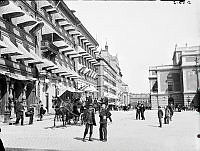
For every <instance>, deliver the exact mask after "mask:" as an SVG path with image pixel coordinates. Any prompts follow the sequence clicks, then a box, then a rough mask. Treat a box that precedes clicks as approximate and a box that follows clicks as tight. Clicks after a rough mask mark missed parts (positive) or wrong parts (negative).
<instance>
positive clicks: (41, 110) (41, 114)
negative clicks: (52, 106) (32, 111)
mask: <svg viewBox="0 0 200 151" xmlns="http://www.w3.org/2000/svg"><path fill="white" fill-rule="evenodd" d="M45 113H46V110H45V109H44V107H43V104H41V107H40V121H42V119H43V115H44V114H45Z"/></svg>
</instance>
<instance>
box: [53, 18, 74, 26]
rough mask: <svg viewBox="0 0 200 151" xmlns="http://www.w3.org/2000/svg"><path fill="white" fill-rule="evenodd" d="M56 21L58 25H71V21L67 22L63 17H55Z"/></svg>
mask: <svg viewBox="0 0 200 151" xmlns="http://www.w3.org/2000/svg"><path fill="white" fill-rule="evenodd" d="M56 21H57V23H58V24H59V25H60V26H69V25H71V23H69V22H68V21H67V20H65V19H56Z"/></svg>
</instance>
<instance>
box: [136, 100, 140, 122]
mask: <svg viewBox="0 0 200 151" xmlns="http://www.w3.org/2000/svg"><path fill="white" fill-rule="evenodd" d="M138 119H139V120H140V104H139V103H138V104H137V106H136V120H138Z"/></svg>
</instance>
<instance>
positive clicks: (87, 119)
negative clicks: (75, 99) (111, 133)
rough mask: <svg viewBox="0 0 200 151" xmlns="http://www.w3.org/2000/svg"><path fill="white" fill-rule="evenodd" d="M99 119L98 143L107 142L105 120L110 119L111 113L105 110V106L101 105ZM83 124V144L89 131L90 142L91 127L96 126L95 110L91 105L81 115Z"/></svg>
mask: <svg viewBox="0 0 200 151" xmlns="http://www.w3.org/2000/svg"><path fill="white" fill-rule="evenodd" d="M99 117H100V127H99V137H100V141H107V119H108V118H109V119H110V122H112V119H111V113H110V111H109V109H108V108H106V105H105V104H102V105H101V108H100V110H99ZM83 122H84V124H85V131H84V135H83V141H84V142H85V138H86V135H87V134H88V130H90V131H89V141H92V134H93V126H96V120H95V109H94V108H93V105H92V104H90V105H89V107H88V108H87V109H86V110H85V111H84V113H83Z"/></svg>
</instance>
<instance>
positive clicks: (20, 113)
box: [15, 101, 24, 125]
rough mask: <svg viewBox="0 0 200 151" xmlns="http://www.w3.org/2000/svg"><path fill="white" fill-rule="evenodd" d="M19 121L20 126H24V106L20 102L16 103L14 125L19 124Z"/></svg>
mask: <svg viewBox="0 0 200 151" xmlns="http://www.w3.org/2000/svg"><path fill="white" fill-rule="evenodd" d="M20 119H21V125H24V105H23V102H22V101H17V102H16V122H15V124H19V121H20Z"/></svg>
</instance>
